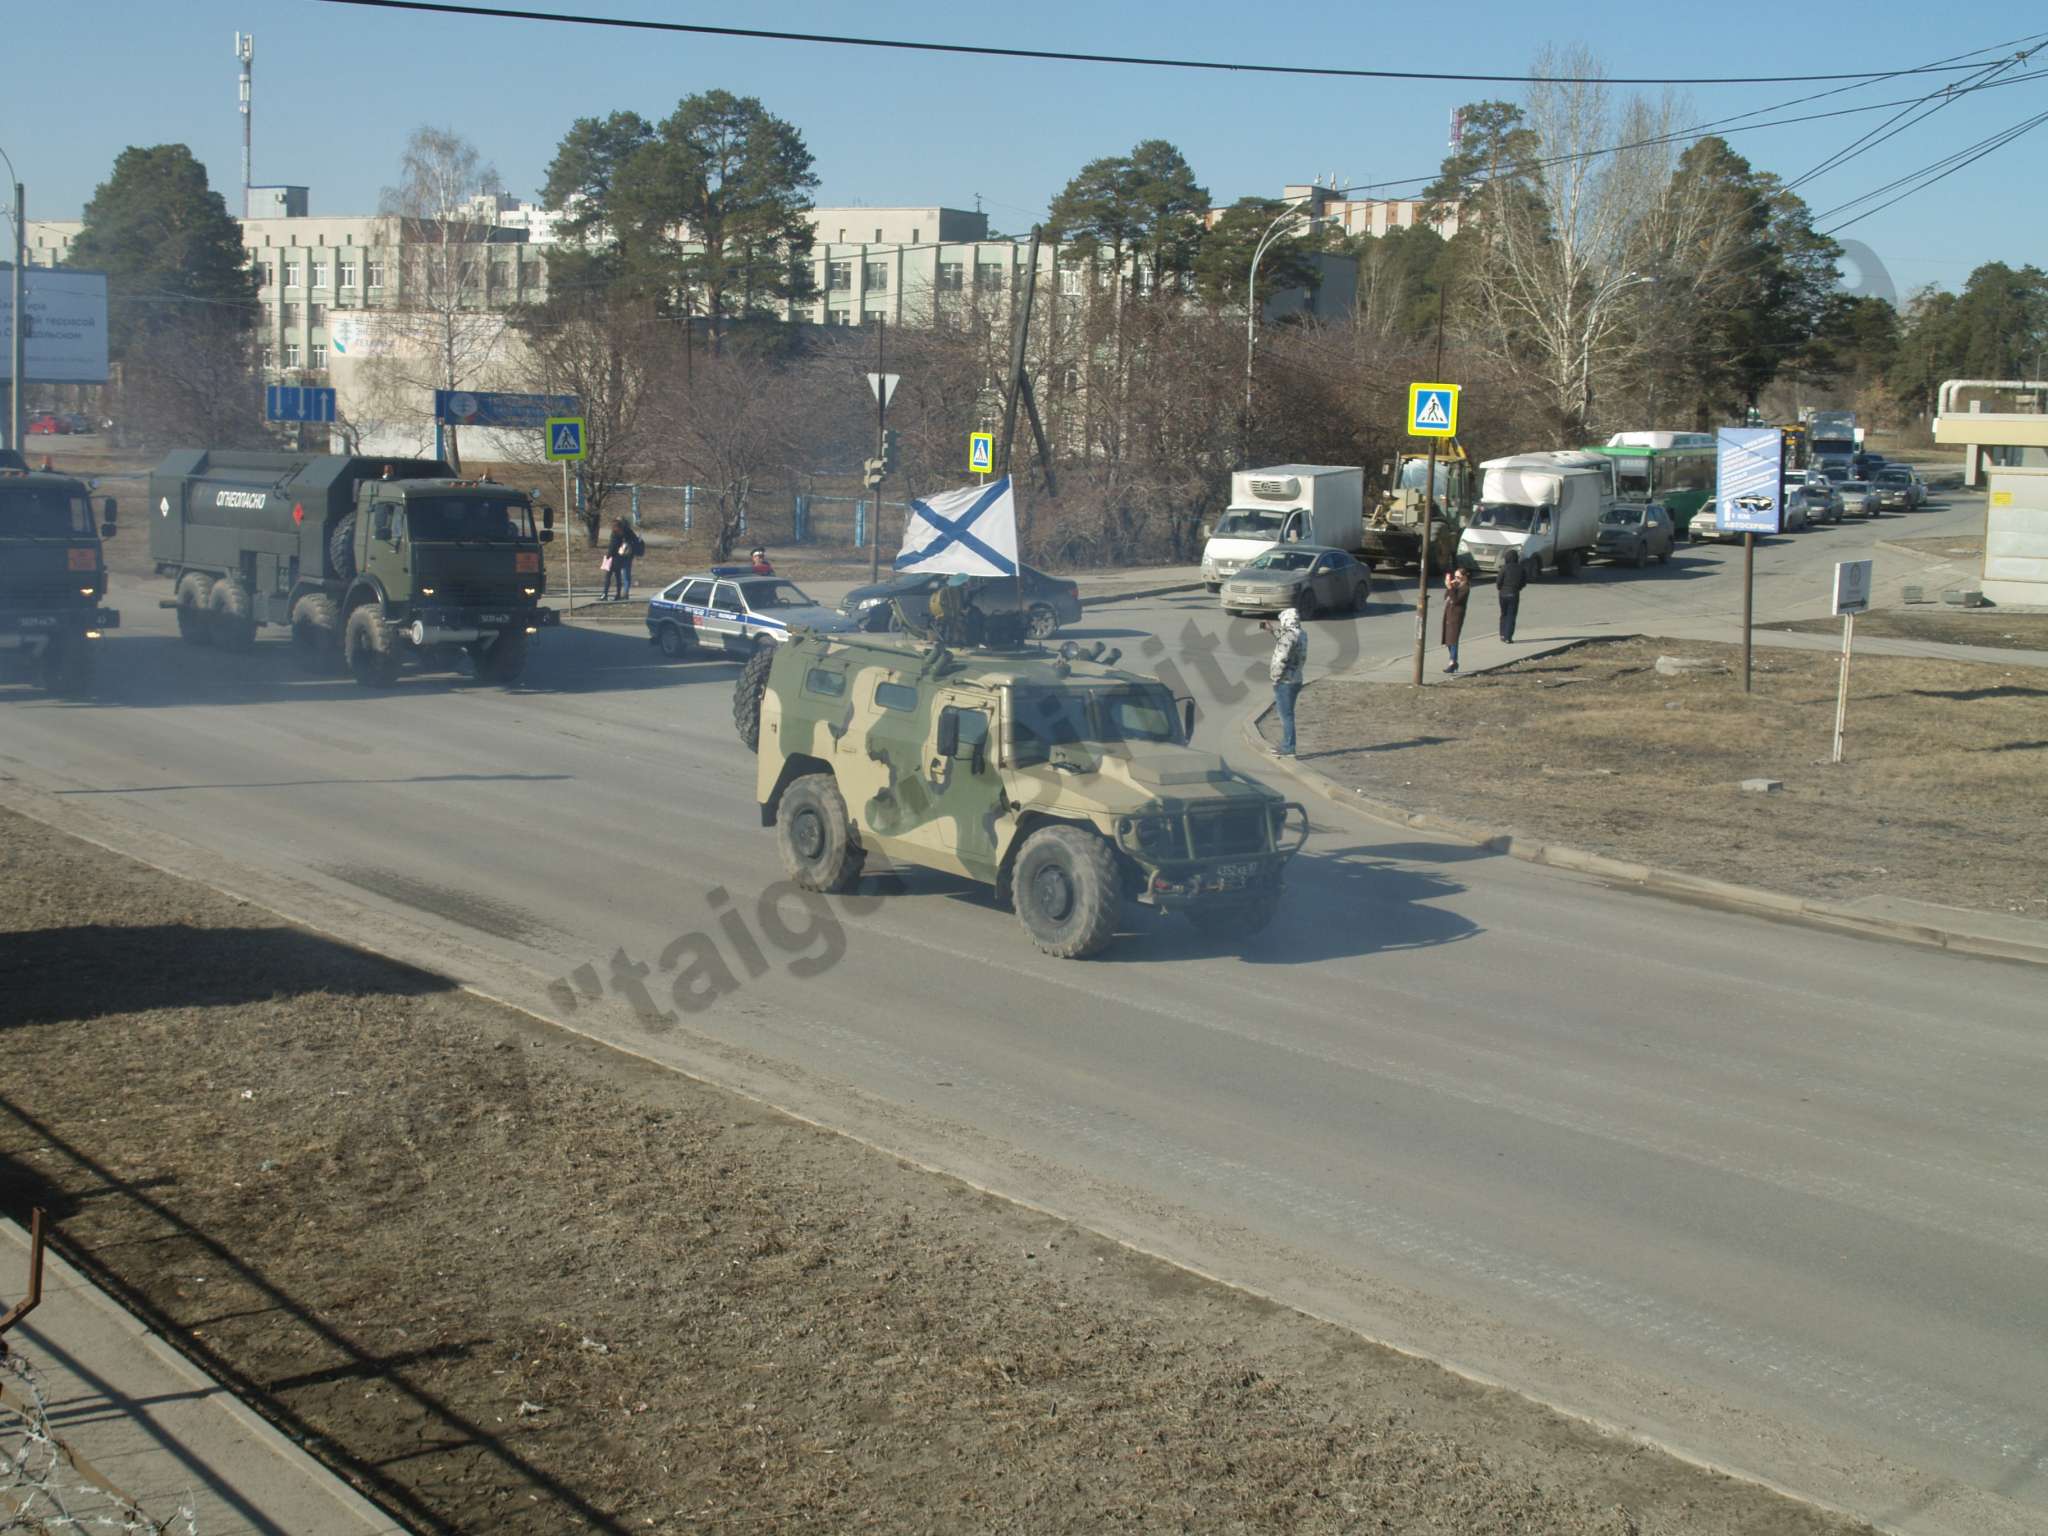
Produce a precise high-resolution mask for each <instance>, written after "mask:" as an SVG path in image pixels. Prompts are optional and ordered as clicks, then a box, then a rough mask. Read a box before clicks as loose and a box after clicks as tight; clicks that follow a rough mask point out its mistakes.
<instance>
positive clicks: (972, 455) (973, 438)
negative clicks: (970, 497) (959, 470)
mask: <svg viewBox="0 0 2048 1536" xmlns="http://www.w3.org/2000/svg"><path fill="white" fill-rule="evenodd" d="M995 467H996V435H995V433H993V432H970V433H968V434H967V472H968V473H969V474H970V475H988V474H993V473H995Z"/></svg>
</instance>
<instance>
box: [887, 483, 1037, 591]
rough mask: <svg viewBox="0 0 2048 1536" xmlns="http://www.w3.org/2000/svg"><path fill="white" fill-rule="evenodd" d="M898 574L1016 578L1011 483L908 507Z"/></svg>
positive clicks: (949, 494) (969, 489) (976, 488)
mask: <svg viewBox="0 0 2048 1536" xmlns="http://www.w3.org/2000/svg"><path fill="white" fill-rule="evenodd" d="M896 569H897V570H899V571H903V572H906V573H918V572H924V571H943V572H946V573H948V574H951V575H967V576H1014V575H1016V574H1017V502H1016V498H1015V497H1013V496H1012V495H1011V494H1010V477H1009V476H1008V475H1005V476H1003V478H1002V479H1000V480H995V481H991V482H990V483H989V484H987V485H969V486H963V487H962V488H961V489H959V490H957V491H947V492H946V493H945V494H944V495H941V496H926V497H923V498H922V499H918V500H913V501H912V502H911V503H910V518H909V521H908V523H907V524H906V525H905V527H904V529H903V552H902V553H901V554H899V555H898V556H897V557H896Z"/></svg>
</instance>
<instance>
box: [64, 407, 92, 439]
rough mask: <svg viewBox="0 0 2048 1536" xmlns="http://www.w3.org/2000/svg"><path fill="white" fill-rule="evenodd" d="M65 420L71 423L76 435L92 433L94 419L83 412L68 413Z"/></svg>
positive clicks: (65, 414)
mask: <svg viewBox="0 0 2048 1536" xmlns="http://www.w3.org/2000/svg"><path fill="white" fill-rule="evenodd" d="M64 419H65V420H66V421H68V422H69V423H71V430H72V431H73V432H74V433H81V434H82V433H89V432H91V431H92V418H91V417H90V416H88V415H86V414H85V412H83V411H66V412H65V413H64Z"/></svg>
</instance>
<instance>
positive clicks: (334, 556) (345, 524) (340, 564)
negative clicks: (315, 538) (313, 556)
mask: <svg viewBox="0 0 2048 1536" xmlns="http://www.w3.org/2000/svg"><path fill="white" fill-rule="evenodd" d="M327 564H328V566H329V567H330V568H331V569H332V570H333V572H334V579H335V580H336V581H354V580H355V579H356V515H355V513H353V512H344V513H343V514H342V515H341V518H340V519H339V520H338V521H337V522H336V523H335V525H334V531H333V532H331V533H330V534H328V535H327Z"/></svg>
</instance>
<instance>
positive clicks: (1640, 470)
mask: <svg viewBox="0 0 2048 1536" xmlns="http://www.w3.org/2000/svg"><path fill="white" fill-rule="evenodd" d="M1586 451H1587V452H1588V453H1601V454H1605V455H1606V456H1607V457H1608V458H1610V459H1612V460H1614V499H1615V500H1616V501H1655V502H1661V503H1663V506H1664V510H1665V511H1666V512H1668V513H1670V514H1671V526H1672V527H1673V528H1674V529H1675V530H1677V536H1678V537H1679V538H1681V539H1682V538H1684V537H1685V534H1686V529H1687V527H1688V526H1689V525H1690V524H1691V522H1692V519H1693V514H1694V513H1695V512H1697V511H1699V509H1700V508H1701V507H1703V506H1705V505H1706V504H1707V502H1708V501H1709V500H1711V499H1712V498H1713V495H1714V462H1715V454H1716V443H1715V438H1714V434H1713V433H1711V432H1617V433H1615V434H1614V436H1612V437H1610V438H1609V439H1608V440H1607V441H1606V443H1605V444H1603V445H1602V446H1600V447H1598V448H1589V449H1587V450H1586Z"/></svg>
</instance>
